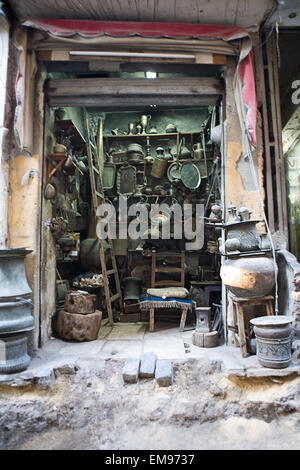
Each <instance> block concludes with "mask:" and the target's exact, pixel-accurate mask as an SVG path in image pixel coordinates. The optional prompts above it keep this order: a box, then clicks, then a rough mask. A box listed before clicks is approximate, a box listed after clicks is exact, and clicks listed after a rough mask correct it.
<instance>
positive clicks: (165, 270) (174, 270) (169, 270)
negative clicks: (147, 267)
mask: <svg viewBox="0 0 300 470" xmlns="http://www.w3.org/2000/svg"><path fill="white" fill-rule="evenodd" d="M181 271H182V268H178V267H177V268H176V267H173V266H172V267H171V266H170V267H168V266H161V267H158V268H155V272H156V273H181Z"/></svg>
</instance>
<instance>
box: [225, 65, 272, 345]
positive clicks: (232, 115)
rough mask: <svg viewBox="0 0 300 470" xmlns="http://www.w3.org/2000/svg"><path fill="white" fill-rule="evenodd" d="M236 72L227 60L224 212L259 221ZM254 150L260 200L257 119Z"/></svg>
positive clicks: (230, 338)
mask: <svg viewBox="0 0 300 470" xmlns="http://www.w3.org/2000/svg"><path fill="white" fill-rule="evenodd" d="M235 71H236V60H235V59H234V58H231V57H229V58H228V60H227V69H226V110H225V112H226V119H225V122H224V134H225V135H224V138H225V155H224V166H225V168H224V176H225V198H224V203H225V212H226V220H227V219H228V213H227V208H228V206H229V204H231V203H232V204H234V205H235V206H237V208H239V207H241V206H246V207H248V209H249V210H250V211H251V213H252V215H251V218H252V219H262V212H261V204H260V198H259V193H258V191H257V185H256V184H255V181H254V177H253V172H252V171H251V167H250V162H249V159H248V158H247V157H246V158H245V157H244V156H243V149H242V132H243V131H242V130H241V126H240V122H239V118H238V114H237V109H236V104H235V99H234V89H233V83H234V75H235ZM257 142H258V144H257V150H256V151H255V152H253V163H254V168H255V171H256V177H257V182H258V185H259V188H260V195H261V198H262V200H264V188H263V173H262V172H263V159H262V153H263V146H262V131H261V120H260V116H258V125H257ZM257 228H258V229H259V230H262V231H264V224H262V223H261V224H258V225H257ZM226 297H227V295H226V290H225V287H224V285H223V302H224V301H225V302H226V305H227V315H226V312H225V309H226V307H225V308H224V312H223V321H224V324H226V323H227V324H230V325H232V324H233V320H232V308H231V304H229V303H228V299H226ZM228 343H229V344H233V333H231V332H229V333H228Z"/></svg>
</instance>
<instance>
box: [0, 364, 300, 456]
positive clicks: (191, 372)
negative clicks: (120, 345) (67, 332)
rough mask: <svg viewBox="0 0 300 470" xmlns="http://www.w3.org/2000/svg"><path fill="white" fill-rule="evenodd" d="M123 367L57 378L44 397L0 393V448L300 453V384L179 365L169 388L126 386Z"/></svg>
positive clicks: (293, 379)
mask: <svg viewBox="0 0 300 470" xmlns="http://www.w3.org/2000/svg"><path fill="white" fill-rule="evenodd" d="M122 365H123V362H122V361H115V360H112V359H110V360H106V361H103V362H102V363H99V364H98V365H96V366H95V367H94V369H91V368H90V366H89V367H81V368H80V369H79V370H78V371H76V373H74V374H72V375H60V376H58V377H57V378H56V381H55V383H54V385H53V387H52V388H51V389H50V390H49V389H47V390H37V389H36V388H35V387H34V386H32V385H30V386H28V387H23V388H12V387H7V386H1V387H0V448H1V449H130V450H132V449H151V450H153V449H157V450H159V449H173V450H175V449H210V450H211V449H299V448H300V401H299V396H300V394H299V391H300V378H299V377H298V375H296V374H295V375H293V376H290V377H282V378H274V377H267V378H260V379H259V378H253V379H250V378H247V379H246V378H244V379H243V378H237V377H234V376H231V377H227V376H226V375H225V374H224V372H223V371H222V367H221V362H218V361H208V360H206V359H197V360H189V361H185V362H184V363H181V364H180V363H178V364H177V365H176V368H175V369H176V370H175V381H174V384H173V386H171V387H168V388H159V387H158V386H157V385H156V383H155V381H154V380H148V381H140V382H139V383H138V384H136V385H124V384H123V380H122V376H121V370H122Z"/></svg>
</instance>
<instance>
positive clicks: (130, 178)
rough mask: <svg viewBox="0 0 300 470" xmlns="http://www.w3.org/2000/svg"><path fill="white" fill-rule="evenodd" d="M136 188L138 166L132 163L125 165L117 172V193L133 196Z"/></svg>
mask: <svg viewBox="0 0 300 470" xmlns="http://www.w3.org/2000/svg"><path fill="white" fill-rule="evenodd" d="M135 188H136V168H135V167H134V166H132V165H124V166H121V168H120V169H119V170H118V174H117V193H118V194H121V195H123V196H131V195H132V194H134V193H135Z"/></svg>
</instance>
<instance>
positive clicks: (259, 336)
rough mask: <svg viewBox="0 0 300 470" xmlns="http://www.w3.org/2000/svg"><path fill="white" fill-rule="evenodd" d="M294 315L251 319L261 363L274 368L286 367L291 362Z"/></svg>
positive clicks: (257, 353) (258, 357)
mask: <svg viewBox="0 0 300 470" xmlns="http://www.w3.org/2000/svg"><path fill="white" fill-rule="evenodd" d="M292 321H293V318H292V317H288V316H286V315H276V316H275V315H269V316H265V317H257V318H253V319H252V320H250V323H251V324H252V325H254V333H255V336H256V355H257V359H258V361H259V363H260V364H261V365H262V366H264V367H270V368H272V369H284V368H285V367H287V366H288V365H289V363H290V362H291V359H292V356H291V333H292V330H293V328H292V326H291V323H292Z"/></svg>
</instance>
